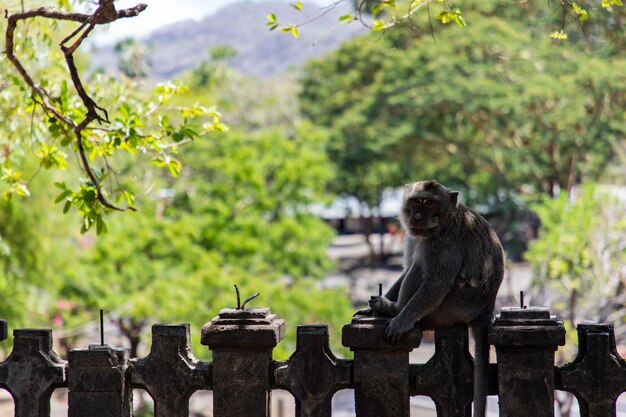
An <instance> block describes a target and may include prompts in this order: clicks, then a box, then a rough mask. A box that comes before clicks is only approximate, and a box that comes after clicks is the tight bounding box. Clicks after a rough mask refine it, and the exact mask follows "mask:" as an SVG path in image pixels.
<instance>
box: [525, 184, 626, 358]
mask: <svg viewBox="0 0 626 417" xmlns="http://www.w3.org/2000/svg"><path fill="white" fill-rule="evenodd" d="M533 209H534V210H536V212H537V213H538V215H539V217H540V219H541V223H542V228H541V232H540V235H539V238H538V239H537V240H536V241H534V242H533V243H532V244H531V246H530V248H529V250H528V252H527V253H526V259H527V260H528V261H529V262H530V264H531V265H532V267H533V269H534V272H535V274H534V276H535V282H534V285H533V286H534V287H535V288H536V291H535V293H536V302H537V303H542V304H543V305H549V306H550V308H551V309H553V311H555V312H557V313H558V314H559V316H560V317H563V318H564V319H565V320H566V324H567V328H568V334H569V335H571V337H572V338H575V332H574V331H573V330H574V329H575V326H576V324H578V323H580V322H581V321H583V320H594V321H597V322H601V323H613V324H614V325H615V334H616V339H617V341H618V343H619V342H620V341H623V340H624V339H625V338H626V323H625V322H624V305H625V303H624V301H625V300H626V292H625V290H626V269H625V265H626V217H625V216H624V213H625V212H626V205H625V204H624V202H623V201H620V200H618V199H617V198H616V197H615V196H614V194H613V192H611V189H610V188H609V189H604V190H603V189H602V188H601V187H599V186H592V185H587V186H584V187H582V188H580V189H578V190H576V192H575V193H574V194H573V196H572V197H568V196H566V195H561V196H559V197H558V198H556V199H547V198H546V199H544V200H543V201H541V202H540V203H538V204H536V205H533ZM569 330H572V331H571V332H570V331H569ZM574 345H575V343H573V344H572V345H571V346H574ZM568 354H569V359H571V357H572V356H573V354H574V352H568Z"/></svg>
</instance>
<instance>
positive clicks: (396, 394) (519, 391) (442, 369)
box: [0, 308, 626, 417]
mask: <svg viewBox="0 0 626 417" xmlns="http://www.w3.org/2000/svg"><path fill="white" fill-rule="evenodd" d="M385 324H386V321H385V320H384V319H380V318H358V319H355V320H353V321H352V322H351V323H349V324H346V325H345V326H344V328H343V336H342V339H343V340H342V343H343V345H344V346H347V347H349V348H350V349H351V350H352V351H353V352H354V359H353V360H345V359H337V358H336V357H335V355H333V353H332V352H331V350H330V348H329V345H328V330H327V327H326V326H324V325H311V326H299V327H298V332H297V348H296V351H295V352H294V353H293V354H292V355H291V357H290V358H289V360H286V361H277V360H272V349H273V348H274V347H275V346H276V344H277V343H279V342H280V340H281V339H282V338H283V337H284V329H285V322H284V321H283V320H282V319H279V318H277V317H276V316H275V315H274V314H272V313H271V312H270V311H269V309H267V308H255V309H244V310H236V309H225V310H222V311H221V312H220V314H219V316H218V317H216V318H214V319H213V320H212V321H210V322H209V323H207V324H206V325H205V326H204V327H203V329H202V339H201V340H202V343H203V344H204V345H208V347H209V349H210V350H211V351H212V354H213V355H212V362H210V363H209V362H203V361H198V360H196V359H195V358H194V357H193V355H192V353H191V350H190V344H189V325H188V324H176V325H169V324H155V325H154V326H153V327H152V350H151V351H150V353H149V354H148V356H146V357H144V358H130V357H129V355H128V351H127V350H126V349H121V348H111V347H109V346H106V345H103V346H101V345H91V346H90V347H89V348H88V349H76V350H72V351H71V352H70V353H69V357H68V361H67V362H66V361H64V360H62V359H60V358H59V357H58V356H57V354H56V353H54V351H53V350H52V339H51V331H50V330H33V329H16V330H15V331H14V333H13V334H14V345H13V351H12V352H11V354H10V355H9V356H8V357H7V358H6V360H4V361H3V362H0V388H3V389H5V390H7V391H9V392H10V393H11V395H12V396H13V398H14V401H15V415H16V416H18V417H47V416H49V414H50V396H51V394H52V392H53V391H54V390H55V389H56V388H60V387H67V388H68V401H69V404H68V415H69V417H105V416H106V417H124V416H131V415H132V389H134V388H140V389H145V390H146V391H147V392H148V393H149V394H150V396H151V397H152V398H153V400H154V411H155V415H156V416H157V417H183V416H188V415H189V398H190V397H191V395H192V394H193V393H194V392H195V391H197V390H212V391H213V409H214V416H216V417H266V416H269V415H270V396H271V392H272V390H273V389H284V390H287V391H289V392H290V393H291V394H292V395H293V396H294V398H295V404H296V416H299V417H304V416H320V417H321V416H330V415H331V399H332V397H333V395H334V394H335V393H336V392H337V391H338V390H341V389H345V388H352V389H354V399H355V407H356V415H357V416H358V417H370V416H371V417H408V416H409V414H410V410H409V398H410V397H411V396H416V395H426V396H429V397H430V398H432V400H433V401H434V403H435V405H436V409H437V415H438V416H441V417H452V416H459V417H461V416H463V417H469V416H471V411H470V405H471V402H472V372H473V362H472V357H471V355H470V354H469V351H468V334H467V329H466V327H465V326H457V327H452V328H449V329H442V330H439V331H437V332H436V334H435V345H436V350H435V355H434V356H433V357H432V358H431V359H430V360H429V361H428V362H427V363H425V364H410V363H409V352H410V351H411V350H412V349H414V348H417V347H418V346H419V345H420V342H421V333H419V332H417V331H415V332H413V333H411V334H408V335H405V336H404V338H403V339H402V340H400V342H399V343H398V344H396V345H392V344H389V343H387V342H385V341H384V338H383V334H384V329H385ZM6 336H7V324H6V322H2V321H0V340H2V339H4V338H6ZM564 339H565V330H564V328H563V323H562V322H561V321H559V320H557V319H556V318H555V317H554V316H551V315H550V313H549V311H548V309H546V308H528V309H519V308H506V309H503V311H502V312H501V313H500V314H499V315H498V316H497V317H496V319H495V321H494V323H493V324H492V326H491V328H490V331H489V340H490V343H491V344H493V345H494V346H495V350H496V355H497V364H491V366H490V372H489V375H488V380H489V393H490V395H498V396H499V407H500V416H503V417H528V416H532V417H544V416H554V392H555V391H554V390H555V389H556V390H564V391H569V392H571V393H573V394H575V395H576V397H577V399H578V401H579V404H580V412H581V415H582V416H594V417H608V416H615V413H616V405H615V404H616V400H617V398H618V396H619V395H620V394H621V393H622V392H623V391H624V390H626V362H625V361H624V360H623V359H622V358H621V357H620V356H619V355H618V354H617V352H616V349H615V340H614V335H613V328H612V326H610V325H604V324H581V325H579V326H578V340H579V351H578V356H577V357H576V359H575V360H574V361H573V362H572V363H570V364H568V365H566V366H563V367H555V365H554V354H555V350H556V349H557V347H558V346H559V345H562V344H563V343H564Z"/></svg>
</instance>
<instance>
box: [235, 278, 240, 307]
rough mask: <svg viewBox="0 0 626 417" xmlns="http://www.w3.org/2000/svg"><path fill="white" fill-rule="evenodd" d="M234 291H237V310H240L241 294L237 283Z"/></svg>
mask: <svg viewBox="0 0 626 417" xmlns="http://www.w3.org/2000/svg"><path fill="white" fill-rule="evenodd" d="M235 293H237V310H241V294H240V293H239V287H238V286H237V284H235Z"/></svg>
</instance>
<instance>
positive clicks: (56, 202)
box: [54, 190, 72, 204]
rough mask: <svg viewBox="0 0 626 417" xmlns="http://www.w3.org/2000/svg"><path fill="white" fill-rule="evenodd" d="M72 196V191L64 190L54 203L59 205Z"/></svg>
mask: <svg viewBox="0 0 626 417" xmlns="http://www.w3.org/2000/svg"><path fill="white" fill-rule="evenodd" d="M70 195H72V191H70V190H64V191H63V192H62V193H61V194H59V195H58V196H57V198H55V199H54V203H55V204H58V203H60V202H61V201H63V200H65V199H66V198H67V197H69V196H70Z"/></svg>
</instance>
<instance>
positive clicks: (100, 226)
mask: <svg viewBox="0 0 626 417" xmlns="http://www.w3.org/2000/svg"><path fill="white" fill-rule="evenodd" d="M108 231H109V228H108V227H107V225H106V223H105V222H104V220H102V216H101V215H98V216H97V217H96V235H101V234H103V233H106V232H108Z"/></svg>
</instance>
